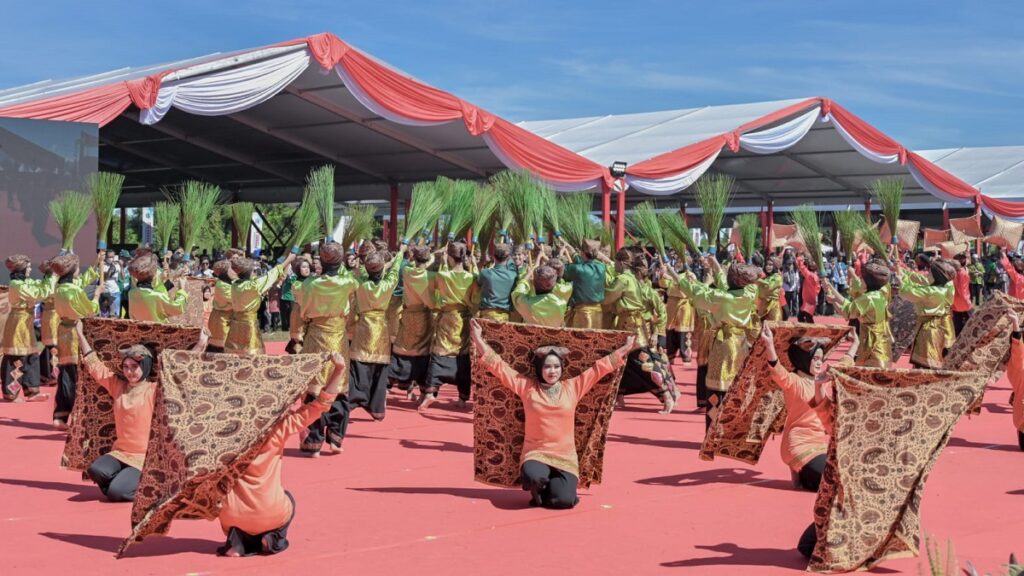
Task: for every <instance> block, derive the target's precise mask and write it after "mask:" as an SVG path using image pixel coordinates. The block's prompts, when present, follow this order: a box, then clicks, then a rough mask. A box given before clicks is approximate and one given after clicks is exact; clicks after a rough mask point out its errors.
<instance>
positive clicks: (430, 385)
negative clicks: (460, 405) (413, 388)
mask: <svg viewBox="0 0 1024 576" xmlns="http://www.w3.org/2000/svg"><path fill="white" fill-rule="evenodd" d="M442 384H455V387H456V388H458V389H459V400H464V401H466V400H469V394H470V392H471V390H472V384H473V382H472V376H471V375H470V363H469V354H462V355H460V356H454V357H453V356H438V355H437V354H431V355H430V366H429V367H427V382H426V384H425V385H424V386H423V387H422V388H423V393H424V394H433V395H434V396H437V390H438V389H439V388H440V387H441V385H442Z"/></svg>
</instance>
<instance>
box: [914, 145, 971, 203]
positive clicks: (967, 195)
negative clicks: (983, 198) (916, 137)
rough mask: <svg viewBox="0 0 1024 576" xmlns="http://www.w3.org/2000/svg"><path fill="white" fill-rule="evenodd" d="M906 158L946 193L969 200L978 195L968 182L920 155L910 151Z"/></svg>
mask: <svg viewBox="0 0 1024 576" xmlns="http://www.w3.org/2000/svg"><path fill="white" fill-rule="evenodd" d="M907 159H908V161H909V162H910V164H911V166H913V167H914V168H915V169H916V170H917V171H918V172H920V173H921V175H922V176H924V177H925V178H926V179H927V180H928V181H929V182H931V184H932V185H933V186H935V187H936V188H938V189H939V190H942V191H943V192H945V193H946V194H949V195H951V196H955V197H957V198H960V199H962V200H971V199H973V198H974V197H975V196H977V195H978V191H977V190H975V189H974V187H972V186H971V185H970V184H968V183H966V182H964V181H963V180H961V179H959V178H957V177H956V176H953V175H952V174H950V173H949V172H946V171H945V170H943V169H942V168H939V167H938V166H936V165H935V164H932V163H931V162H929V161H927V160H925V159H924V158H922V157H921V156H919V155H917V154H915V153H913V152H910V153H909V154H908V155H907Z"/></svg>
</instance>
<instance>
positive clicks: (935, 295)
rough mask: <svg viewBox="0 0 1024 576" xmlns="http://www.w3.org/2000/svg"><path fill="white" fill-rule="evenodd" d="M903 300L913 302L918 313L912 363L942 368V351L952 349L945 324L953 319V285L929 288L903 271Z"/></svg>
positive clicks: (931, 367)
mask: <svg viewBox="0 0 1024 576" xmlns="http://www.w3.org/2000/svg"><path fill="white" fill-rule="evenodd" d="M901 272H902V273H901V274H900V280H901V281H902V284H901V287H900V296H901V297H903V299H904V300H907V301H908V302H912V303H913V304H914V307H915V308H916V310H917V327H916V328H915V329H914V348H913V351H912V352H911V353H910V361H911V362H913V363H914V364H916V365H917V366H919V367H921V368H930V369H933V370H935V369H938V368H941V367H942V357H943V351H944V350H945V349H946V348H948V347H949V344H950V340H949V334H948V333H947V331H946V324H947V322H948V321H949V320H950V318H951V310H952V306H953V297H954V295H955V288H954V286H953V283H952V282H949V283H947V284H945V285H944V286H930V285H925V284H922V283H920V282H917V281H914V280H915V279H914V278H913V276H912V275H911V274H910V273H908V271H907V270H901Z"/></svg>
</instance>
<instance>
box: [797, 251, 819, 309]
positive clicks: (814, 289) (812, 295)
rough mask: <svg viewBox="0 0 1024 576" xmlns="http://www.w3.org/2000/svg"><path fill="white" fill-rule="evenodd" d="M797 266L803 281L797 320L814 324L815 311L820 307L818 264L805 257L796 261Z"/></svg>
mask: <svg viewBox="0 0 1024 576" xmlns="http://www.w3.org/2000/svg"><path fill="white" fill-rule="evenodd" d="M804 260H806V262H804ZM796 265H797V268H799V269H800V278H801V279H802V280H803V282H802V288H801V289H800V302H801V304H800V313H799V314H797V317H796V318H797V321H799V322H805V323H807V324H813V323H814V310H815V308H816V307H817V306H818V292H821V278H819V277H818V264H817V263H816V262H814V261H813V260H812V259H811V257H810V256H807V255H805V256H804V258H797V259H796Z"/></svg>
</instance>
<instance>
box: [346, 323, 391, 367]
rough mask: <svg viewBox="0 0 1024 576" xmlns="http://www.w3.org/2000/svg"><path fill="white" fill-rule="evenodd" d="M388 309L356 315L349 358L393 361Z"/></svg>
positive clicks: (377, 361)
mask: <svg viewBox="0 0 1024 576" xmlns="http://www.w3.org/2000/svg"><path fill="white" fill-rule="evenodd" d="M387 314H388V312H387V311H386V310H367V311H366V312H363V313H361V314H359V315H358V316H357V317H356V321H355V323H354V324H353V326H352V345H351V347H350V348H349V358H351V359H352V360H355V361H356V362H365V363H367V364H388V363H390V362H391V337H390V333H389V331H388V318H387Z"/></svg>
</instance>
